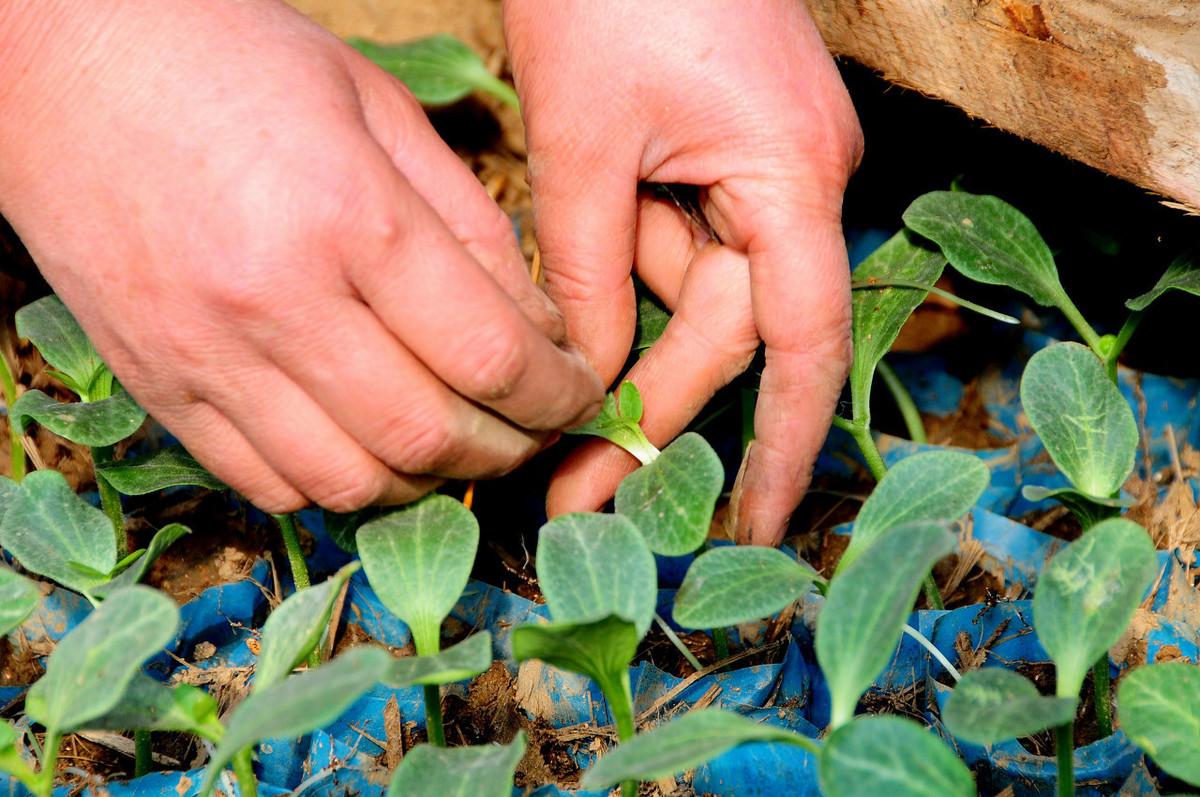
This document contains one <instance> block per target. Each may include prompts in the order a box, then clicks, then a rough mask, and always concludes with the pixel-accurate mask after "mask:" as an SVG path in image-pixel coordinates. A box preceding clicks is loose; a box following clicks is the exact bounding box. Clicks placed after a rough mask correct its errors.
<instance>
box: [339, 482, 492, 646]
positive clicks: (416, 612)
mask: <svg viewBox="0 0 1200 797" xmlns="http://www.w3.org/2000/svg"><path fill="white" fill-rule="evenodd" d="M357 540H358V553H359V556H360V557H361V558H362V563H363V568H364V569H365V570H366V572H367V580H368V581H370V582H371V586H372V587H373V588H374V589H375V592H376V593H378V595H379V599H380V600H381V601H383V605H384V606H386V607H387V608H388V610H390V611H391V612H392V613H393V614H395V615H396V616H397V617H399V618H400V619H401V620H403V621H404V622H405V623H406V624H407V625H408V627H409V630H411V631H412V635H413V642H414V643H415V644H416V647H417V653H419V654H420V655H422V656H425V655H429V654H431V653H437V651H438V648H439V646H440V644H441V642H440V637H441V626H442V620H443V619H445V617H446V615H448V614H449V613H450V610H451V609H453V608H454V604H455V603H457V602H458V599H459V597H460V596H461V595H462V592H463V589H464V588H465V587H466V586H467V580H468V579H469V578H470V576H471V567H472V565H473V564H474V563H475V550H476V549H477V548H478V547H479V523H478V522H476V520H475V516H474V515H472V514H471V510H469V509H467V508H466V507H465V506H463V505H462V504H461V503H459V502H458V501H455V500H454V499H453V498H450V497H448V496H445V495H430V496H426V497H425V498H423V499H421V500H420V501H418V502H416V503H415V504H411V505H409V506H406V507H405V508H404V509H401V510H399V511H398V512H392V513H391V514H388V515H384V516H383V517H379V518H376V519H375V520H372V521H370V522H368V523H365V524H364V525H363V526H362V527H361V528H360V529H359V530H358V535H357Z"/></svg>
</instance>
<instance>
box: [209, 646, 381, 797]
mask: <svg viewBox="0 0 1200 797" xmlns="http://www.w3.org/2000/svg"><path fill="white" fill-rule="evenodd" d="M394 661H395V659H393V658H392V655H391V654H390V653H388V652H387V651H386V650H383V649H382V648H375V647H358V648H351V649H350V650H348V651H346V652H345V653H343V654H342V655H340V656H338V657H337V658H336V659H334V660H333V661H331V662H329V663H328V664H326V665H324V666H322V667H318V668H317V669H315V670H311V671H309V672H303V673H298V674H296V675H293V676H292V677H290V678H287V679H285V680H283V681H280V682H279V683H276V684H274V685H273V686H271V687H269V688H267V689H254V690H252V691H251V692H250V696H249V697H247V698H246V699H245V700H243V701H242V702H241V704H240V705H239V706H238V707H237V708H236V709H234V711H233V714H232V715H231V716H230V717H229V722H228V723H227V725H226V729H225V735H224V736H223V737H222V738H221V743H220V744H218V745H217V749H216V750H214V751H213V754H212V759H211V761H210V762H209V765H208V769H207V770H205V773H204V783H203V785H202V786H201V787H200V793H201V794H202V795H207V794H209V793H210V792H211V791H212V787H213V785H214V783H215V782H216V779H217V776H218V775H220V773H221V770H222V769H224V768H225V765H226V764H228V763H229V762H230V761H231V760H233V757H234V756H235V755H237V753H238V752H239V751H241V750H243V749H245V748H247V747H249V746H251V745H253V744H255V743H257V742H258V741H260V740H262V739H271V738H275V737H281V736H299V735H300V734H303V733H308V732H309V731H311V730H312V729H314V728H320V727H321V726H323V725H328V724H329V723H331V722H333V721H334V720H336V719H337V718H338V717H340V716H341V715H342V713H343V712H345V710H346V709H348V708H349V707H350V706H351V704H353V703H354V701H355V700H358V698H360V697H361V696H362V695H363V694H364V693H365V692H367V691H369V690H370V689H371V688H373V687H374V686H375V684H377V683H380V682H381V681H384V680H385V679H386V678H387V675H388V671H389V670H390V669H391V666H392V663H393V662H394Z"/></svg>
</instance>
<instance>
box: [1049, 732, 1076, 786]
mask: <svg viewBox="0 0 1200 797" xmlns="http://www.w3.org/2000/svg"><path fill="white" fill-rule="evenodd" d="M1054 750H1055V753H1056V754H1057V756H1058V797H1075V723H1074V722H1068V723H1067V724H1066V725H1059V726H1058V727H1057V728H1055V729H1054Z"/></svg>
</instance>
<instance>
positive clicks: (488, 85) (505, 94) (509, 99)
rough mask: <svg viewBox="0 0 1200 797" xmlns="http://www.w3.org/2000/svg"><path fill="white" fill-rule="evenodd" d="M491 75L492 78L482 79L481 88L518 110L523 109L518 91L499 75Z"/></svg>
mask: <svg viewBox="0 0 1200 797" xmlns="http://www.w3.org/2000/svg"><path fill="white" fill-rule="evenodd" d="M489 77H490V78H491V79H490V80H480V82H479V84H480V88H482V89H483V90H484V91H486V92H488V93H489V94H491V95H492V96H493V97H495V98H496V99H498V100H500V102H502V103H504V104H505V105H507V106H508V107H510V108H512V109H514V110H517V111H519V110H521V102H520V100H518V99H517V92H516V91H515V90H514V89H513V87H512V86H510V85H508V84H507V83H505V82H504V81H503V80H501V79H500V78H498V77H492V76H490V75H489Z"/></svg>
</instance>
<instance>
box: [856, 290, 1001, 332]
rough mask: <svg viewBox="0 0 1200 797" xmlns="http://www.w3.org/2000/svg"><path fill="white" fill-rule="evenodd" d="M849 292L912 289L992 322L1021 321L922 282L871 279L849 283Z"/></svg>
mask: <svg viewBox="0 0 1200 797" xmlns="http://www.w3.org/2000/svg"><path fill="white" fill-rule="evenodd" d="M850 288H851V290H856V291H864V290H872V289H879V288H914V289H916V290H920V291H928V292H929V293H932V294H933V295H934V296H940V297H942V298H943V299H945V300H946V301H948V302H952V303H954V304H957V305H959V306H960V307H962V308H963V309H966V310H973V311H975V312H976V313H979V314H980V315H982V316H986V317H988V318H990V319H992V320H993V321H1000V322H1002V323H1005V324H1019V323H1021V319H1019V318H1013V317H1012V316H1010V315H1009V314H1008V313H1001V312H1000V311H999V310H993V309H991V308H990V307H984V306H983V305H981V304H975V302H969V301H967V300H966V299H964V298H962V297H961V296H955V295H954V294H953V293H950V291H944V290H942V289H941V288H939V287H937V286H936V285H926V284H925V283H923V282H917V281H916V280H901V279H873V280H871V281H870V282H851V283H850Z"/></svg>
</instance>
